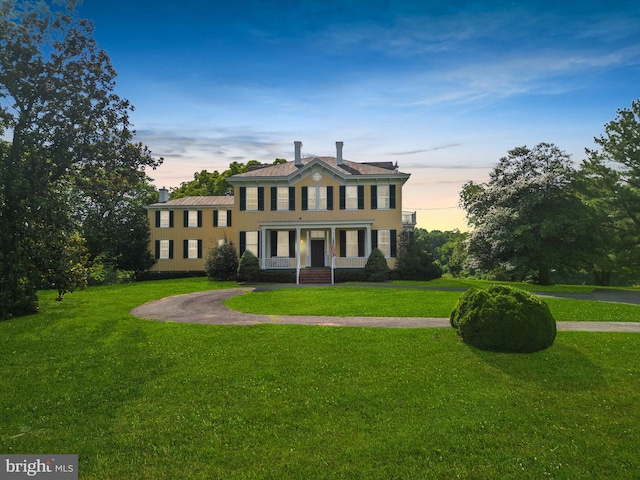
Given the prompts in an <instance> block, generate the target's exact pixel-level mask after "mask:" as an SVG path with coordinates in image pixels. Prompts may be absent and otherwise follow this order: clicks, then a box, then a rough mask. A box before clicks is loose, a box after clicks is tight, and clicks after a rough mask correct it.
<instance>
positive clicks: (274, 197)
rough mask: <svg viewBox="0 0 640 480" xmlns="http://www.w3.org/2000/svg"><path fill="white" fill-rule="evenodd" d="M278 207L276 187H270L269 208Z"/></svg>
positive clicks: (275, 208)
mask: <svg viewBox="0 0 640 480" xmlns="http://www.w3.org/2000/svg"><path fill="white" fill-rule="evenodd" d="M277 209H278V187H271V210H272V211H273V210H277Z"/></svg>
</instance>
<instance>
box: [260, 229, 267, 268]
mask: <svg viewBox="0 0 640 480" xmlns="http://www.w3.org/2000/svg"><path fill="white" fill-rule="evenodd" d="M260 240H262V241H261V242H260V257H261V258H262V269H263V270H264V269H266V268H267V228H266V227H262V230H261V232H260Z"/></svg>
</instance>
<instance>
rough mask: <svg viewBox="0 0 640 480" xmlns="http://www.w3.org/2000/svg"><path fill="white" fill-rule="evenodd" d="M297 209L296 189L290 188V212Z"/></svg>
mask: <svg viewBox="0 0 640 480" xmlns="http://www.w3.org/2000/svg"><path fill="white" fill-rule="evenodd" d="M295 209H296V187H289V210H292V211H293V210H295Z"/></svg>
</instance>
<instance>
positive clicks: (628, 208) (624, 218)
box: [580, 99, 640, 284]
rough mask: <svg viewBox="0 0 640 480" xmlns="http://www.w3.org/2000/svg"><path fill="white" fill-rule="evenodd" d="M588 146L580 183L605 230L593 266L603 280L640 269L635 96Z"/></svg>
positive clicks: (639, 127)
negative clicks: (602, 251) (602, 249)
mask: <svg viewBox="0 0 640 480" xmlns="http://www.w3.org/2000/svg"><path fill="white" fill-rule="evenodd" d="M594 141H595V143H596V144H597V145H598V146H599V149H587V150H586V152H587V159H586V160H584V161H583V163H582V166H581V170H580V173H581V179H582V182H581V187H582V192H583V194H584V195H585V198H586V200H587V202H588V203H589V204H590V205H591V206H592V207H593V208H594V211H595V212H596V214H597V216H598V220H599V222H600V224H601V225H602V226H603V227H604V229H605V230H606V236H605V237H604V240H605V254H606V255H603V256H601V257H599V258H598V259H597V261H596V263H595V265H594V267H595V273H596V279H597V280H598V281H599V282H600V283H605V284H606V283H607V281H608V278H609V275H610V273H611V271H616V270H617V271H630V272H637V271H638V270H639V269H640V99H639V100H635V101H634V102H633V103H632V105H631V108H630V109H621V110H618V112H617V116H616V118H615V120H613V121H611V122H609V123H608V124H606V125H605V134H604V135H601V136H600V137H598V138H595V139H594Z"/></svg>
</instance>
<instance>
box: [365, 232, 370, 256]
mask: <svg viewBox="0 0 640 480" xmlns="http://www.w3.org/2000/svg"><path fill="white" fill-rule="evenodd" d="M369 255H371V225H367V233H366V235H365V236H364V256H365V258H369Z"/></svg>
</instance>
